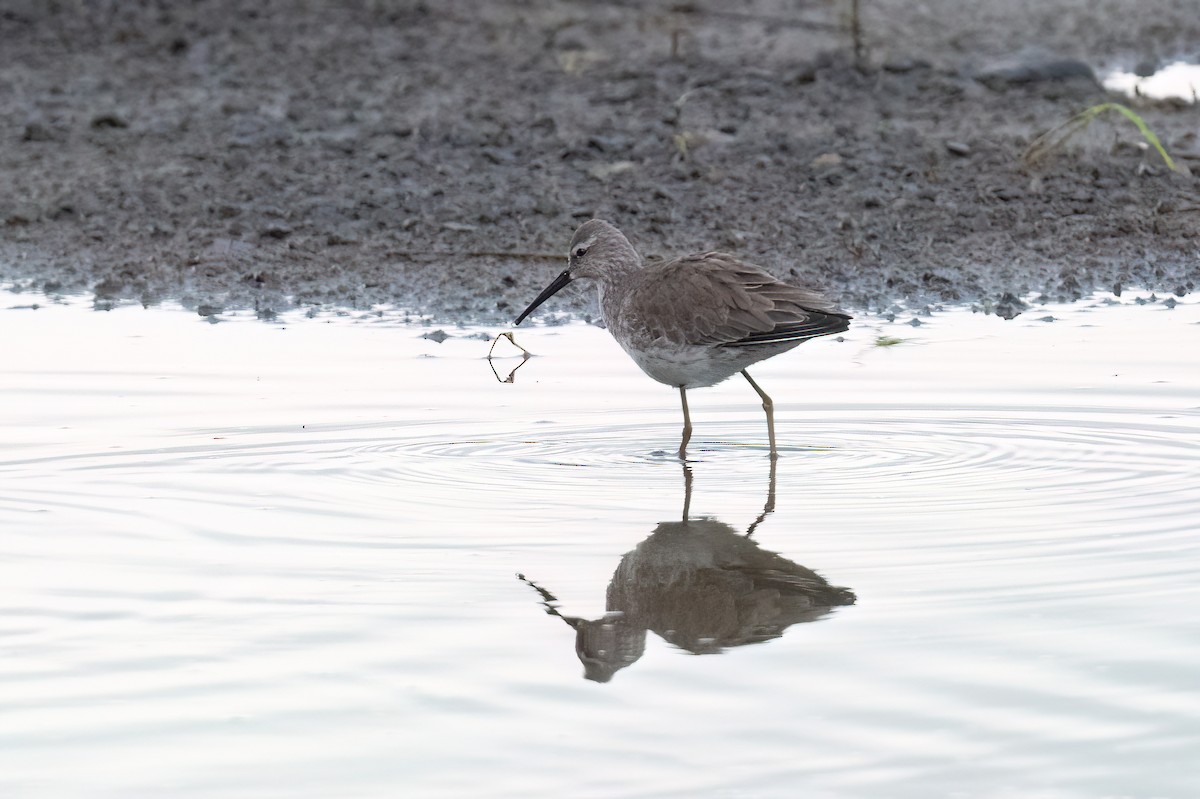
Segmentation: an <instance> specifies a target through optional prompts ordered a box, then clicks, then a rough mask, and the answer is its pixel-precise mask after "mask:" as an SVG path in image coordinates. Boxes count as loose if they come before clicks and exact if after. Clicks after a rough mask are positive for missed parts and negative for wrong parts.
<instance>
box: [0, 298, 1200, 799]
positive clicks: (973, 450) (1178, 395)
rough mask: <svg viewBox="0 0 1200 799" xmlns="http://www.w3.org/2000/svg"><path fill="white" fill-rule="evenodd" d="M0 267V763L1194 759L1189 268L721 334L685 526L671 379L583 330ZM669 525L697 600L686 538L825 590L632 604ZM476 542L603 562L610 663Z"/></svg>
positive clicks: (1198, 483)
mask: <svg viewBox="0 0 1200 799" xmlns="http://www.w3.org/2000/svg"><path fill="white" fill-rule="evenodd" d="M0 297H2V301H0V306H4V309H3V310H0V340H2V341H3V342H4V347H3V348H0V585H3V586H4V589H3V592H0V653H2V654H0V796H5V797H8V796H13V797H20V798H21V799H43V798H45V799H60V798H61V797H84V796H86V797H112V799H117V798H118V797H119V798H120V799H137V798H138V797H155V799H157V798H158V797H163V796H170V797H172V798H173V799H175V798H177V797H204V798H205V799H211V797H239V798H240V797H281V796H286V797H289V799H290V798H291V797H301V798H304V797H313V798H314V799H316V798H318V797H320V798H321V799H326V798H327V797H330V796H348V797H349V796H352V797H395V796H414V797H466V796H471V797H475V796H487V797H529V796H569V797H583V798H585V799H586V798H587V797H598V798H599V797H603V798H604V799H609V798H611V797H670V796H679V797H683V796H687V797H694V796H705V797H708V796H742V797H767V798H768V799H774V798H775V797H781V798H782V797H794V796H797V795H805V796H813V797H839V798H840V797H851V799H853V798H854V797H865V798H871V797H887V798H888V799H895V798H899V799H906V798H907V797H914V798H916V797H920V799H927V797H931V796H939V797H940V796H951V795H963V796H982V797H1010V796H1021V797H1026V796H1036V797H1042V798H1051V799H1076V798H1077V797H1078V798H1079V799H1083V798H1084V797H1088V798H1089V799H1090V798H1091V797H1097V796H1118V795H1120V796H1136V797H1149V796H1165V797H1190V796H1193V795H1196V794H1197V793H1198V791H1197V788H1198V786H1200V768H1198V767H1197V765H1196V757H1195V753H1196V751H1198V750H1200V690H1198V685H1200V683H1198V682H1197V677H1196V669H1195V664H1196V663H1197V662H1200V627H1198V625H1197V622H1196V618H1197V616H1196V610H1195V609H1196V607H1197V604H1198V603H1200V582H1198V581H1197V580H1196V575H1197V574H1200V533H1198V528H1200V458H1198V457H1197V455H1198V453H1200V368H1197V355H1196V353H1197V352H1200V305H1197V303H1196V300H1195V299H1194V298H1192V297H1187V298H1178V303H1177V304H1175V305H1174V307H1169V305H1170V303H1166V302H1164V301H1162V300H1161V299H1158V298H1156V299H1155V300H1154V301H1150V299H1149V298H1147V297H1145V296H1141V297H1138V296H1135V295H1132V294H1130V293H1128V292H1127V293H1126V294H1125V295H1124V296H1123V297H1121V298H1113V297H1104V296H1100V297H1096V298H1094V299H1091V300H1088V301H1084V302H1080V303H1077V304H1075V305H1071V306H1055V307H1036V306H1035V307H1034V308H1032V309H1031V310H1030V311H1028V312H1027V313H1025V314H1023V315H1022V316H1020V317H1018V318H1016V319H1014V320H1012V321H1009V322H1006V321H1004V320H1001V319H998V318H996V317H994V316H985V315H983V314H972V313H970V312H969V311H967V310H959V309H950V310H947V311H945V312H939V313H935V314H933V315H932V316H921V317H919V319H920V321H921V324H920V325H919V326H912V325H910V324H908V322H909V321H910V319H911V318H912V317H911V316H909V315H907V314H901V315H899V317H898V319H897V321H896V322H895V323H888V322H885V321H883V320H880V319H877V318H874V319H873V318H871V317H869V316H866V315H863V316H862V317H860V319H859V320H858V322H857V324H856V325H855V326H854V327H852V328H851V329H850V331H849V332H848V333H847V334H846V337H845V340H844V341H841V342H839V341H834V340H823V341H816V342H810V343H809V344H806V345H805V346H804V347H803V348H801V349H800V350H798V351H797V352H796V353H794V354H791V355H788V356H781V357H780V358H776V359H773V360H772V361H770V362H768V363H765V364H763V365H762V367H761V368H760V370H759V372H757V373H756V374H755V379H756V380H758V381H759V382H760V384H761V385H762V386H763V387H764V389H766V390H767V391H769V392H770V394H771V395H772V396H773V397H774V399H775V403H776V421H777V425H778V429H777V434H778V436H779V440H780V444H781V458H780V460H779V462H778V467H777V468H778V474H777V480H776V492H775V503H774V510H773V512H771V513H770V514H769V515H767V516H766V517H765V519H764V521H762V522H761V523H760V524H759V525H758V526H757V527H756V528H755V530H754V532H753V535H752V536H750V538H749V539H746V538H745V532H746V531H747V529H748V528H749V527H750V526H751V525H752V524H753V523H754V520H755V519H757V518H758V517H759V515H760V514H762V513H763V510H764V505H765V504H767V502H768V494H769V491H768V489H769V468H770V463H769V459H768V458H767V457H766V455H767V446H766V440H765V435H764V430H763V423H762V411H761V410H760V408H759V407H758V404H757V402H756V397H754V396H753V392H751V391H750V389H749V388H748V387H747V386H746V385H744V381H739V382H738V383H734V382H729V383H727V384H722V385H721V386H717V387H715V388H713V389H708V390H703V391H696V392H695V396H694V397H689V399H690V400H691V405H692V408H691V411H692V420H693V424H694V425H695V432H694V436H693V441H692V445H691V447H690V448H689V449H690V453H691V455H692V458H693V460H692V461H691V462H690V463H689V467H690V468H691V470H692V472H693V473H694V475H695V490H694V491H693V496H692V497H691V505H690V507H689V508H688V510H687V514H686V515H687V518H688V519H689V520H692V522H693V523H692V524H691V525H689V528H690V529H687V530H685V529H683V527H682V518H683V517H684V514H683V513H682V512H681V510H682V500H683V485H682V478H681V466H680V463H679V461H678V460H677V459H676V458H674V457H672V453H673V452H674V450H675V449H676V447H677V446H678V441H679V439H678V436H679V425H680V420H679V409H678V406H677V400H678V397H677V395H676V393H675V392H672V391H671V390H669V389H667V388H665V387H663V386H659V385H658V384H655V383H653V382H652V381H650V380H648V379H647V378H645V376H644V375H642V374H641V372H640V371H639V370H638V369H637V367H636V366H634V365H633V364H632V363H631V362H630V361H629V360H628V358H627V357H626V356H625V355H624V353H623V352H621V351H620V350H619V348H618V347H617V345H616V344H615V343H614V342H613V341H612V340H611V337H609V336H608V334H607V333H606V332H605V331H603V330H598V329H596V328H592V327H587V326H583V325H566V326H561V327H544V326H540V325H539V326H537V327H535V328H533V329H531V330H529V331H525V330H524V329H522V331H521V333H520V335H519V336H518V341H519V342H520V343H521V344H522V345H523V346H525V347H527V348H529V349H530V350H531V351H532V352H534V353H535V357H533V358H530V359H529V360H528V361H526V362H525V363H524V365H523V366H521V369H520V371H519V372H518V373H517V375H516V377H515V378H514V382H513V383H503V382H500V381H498V380H497V378H496V376H494V375H493V374H492V370H491V368H490V367H489V365H488V362H487V360H486V358H485V356H486V353H487V348H488V344H489V339H490V338H491V337H492V336H494V335H495V333H496V332H498V331H496V330H494V329H492V330H476V329H462V330H456V329H449V330H447V332H448V333H449V334H450V337H449V338H446V339H445V340H443V341H441V342H440V343H439V341H438V340H436V338H441V337H440V336H439V337H436V338H422V337H421V336H422V334H423V333H425V332H429V331H428V330H427V329H421V328H418V327H413V326H406V325H404V324H400V323H398V321H397V319H396V318H395V317H394V316H393V315H391V314H389V313H387V312H386V311H385V312H384V313H382V314H381V315H373V314H361V315H349V316H345V317H341V316H334V315H329V316H326V317H321V316H318V318H315V319H306V318H302V317H299V318H284V319H281V320H279V321H277V322H274V323H269V324H268V323H263V322H259V321H257V320H254V319H253V318H234V319H232V320H229V321H224V322H221V323H219V324H209V323H208V322H207V321H205V320H203V319H200V318H199V317H196V316H195V315H191V314H186V313H183V312H181V311H179V310H169V309H151V310H143V309H141V308H137V307H130V308H124V307H122V308H117V309H115V310H113V311H111V312H107V313H96V312H92V311H90V310H87V309H86V308H81V307H77V306H75V305H72V304H70V303H66V304H56V303H47V301H46V300H45V298H40V297H39V298H31V297H25V296H19V295H0ZM1139 300H1140V301H1141V302H1140V303H1139ZM34 302H37V303H38V304H39V305H40V306H41V307H39V308H38V309H36V310H34V309H32V308H31V307H29V306H31V305H32V304H33V303H34ZM1172 302H1174V301H1172ZM13 306H25V307H24V308H14V307H13ZM479 334H482V338H478V337H476V336H477V335H479ZM880 337H884V338H883V339H882V340H881V338H880ZM895 339H900V341H899V343H895V341H894V340H895ZM881 344H887V345H888V346H881ZM520 361H521V359H520V357H512V358H507V359H504V360H503V362H500V361H498V362H497V364H496V365H497V371H498V372H499V373H500V374H499V377H500V378H501V379H503V378H504V377H505V376H506V375H505V367H511V366H516V365H517V364H518V363H519V362H520ZM700 519H711V520H713V522H712V524H711V525H709V526H705V527H700V526H699V525H696V524H695V522H696V521H698V520H700ZM663 520H670V521H668V522H665V523H664V522H663ZM675 520H680V521H678V522H677V521H675ZM716 520H720V521H719V522H718V521H716ZM660 524H662V525H663V526H661V527H660ZM697 528H699V529H697ZM730 528H731V529H730ZM677 539H684V541H685V542H686V543H684V544H683V545H682V546H680V545H679V544H677V543H676V541H677ZM735 541H736V543H734V542H735ZM676 553H682V555H680V557H681V558H682V559H683V561H684V562H683V564H682V567H681V569H680V571H681V572H687V573H691V574H693V575H698V577H697V583H696V588H697V590H701V589H702V590H704V591H705V592H712V593H711V597H710V598H711V599H712V600H713V606H714V607H719V608H726V609H728V607H729V602H730V600H729V599H728V597H729V596H731V595H733V594H737V591H739V590H741V588H739V587H738V586H739V585H740V586H741V587H745V586H746V585H747V584H748V583H740V584H739V583H737V581H736V580H732V579H730V577H729V575H727V574H725V573H724V572H723V570H722V569H720V568H718V570H717V571H716V572H713V571H712V570H706V569H701V568H699V564H698V563H697V562H696V561H697V560H698V559H700V558H702V557H712V558H713V561H714V565H715V566H720V565H721V563H722V562H728V560H729V559H730V558H733V559H737V558H742V559H744V560H746V561H748V562H754V563H772V564H774V565H775V567H778V569H777V570H778V571H780V572H788V573H792V572H791V571H789V570H795V571H794V573H796V574H801V575H806V576H807V575H809V574H810V572H807V571H805V570H801V568H802V567H799V566H793V565H785V564H784V561H786V562H787V563H788V564H803V567H806V568H807V569H812V570H813V573H817V574H819V575H820V578H817V579H822V578H823V579H826V580H827V581H828V583H829V584H830V585H831V586H845V587H847V588H848V589H850V590H852V591H853V593H854V594H855V595H856V597H857V601H856V602H855V604H854V605H852V606H845V605H842V606H840V607H838V608H837V609H836V610H834V611H833V612H832V613H828V614H825V613H824V612H823V608H824V607H825V606H833V604H834V603H833V601H832V598H826V599H824V600H819V599H814V600H812V604H811V607H810V608H809V611H811V614H812V615H814V616H819V618H815V620H811V621H805V623H802V624H795V623H792V624H791V626H786V625H787V624H788V623H789V622H790V620H791V619H793V618H801V619H807V618H808V616H806V615H805V611H804V609H803V608H801V607H799V606H797V607H795V608H787V607H785V606H784V605H785V604H786V603H784V601H783V599H782V596H783V592H780V597H781V599H780V600H779V604H776V603H775V600H774V599H771V597H773V596H774V595H773V594H771V593H770V592H771V591H773V590H777V589H774V588H768V589H767V592H768V594H767V595H763V594H761V593H760V594H757V595H756V594H754V593H753V592H751V593H750V594H749V596H750V597H752V598H753V599H751V600H749V601H745V600H734V605H735V606H736V609H737V613H734V612H733V611H732V610H728V611H727V612H728V615H727V617H726V618H728V620H729V623H728V624H726V625H723V626H713V625H711V624H710V623H709V622H707V621H704V620H702V619H692V618H690V617H686V616H684V615H673V614H675V613H676V611H674V610H672V611H670V612H664V613H659V612H658V611H656V610H655V609H654V606H655V605H656V604H659V605H661V604H666V605H667V606H670V605H671V604H672V603H678V604H682V605H686V606H688V607H695V606H698V605H701V604H703V603H702V601H700V600H696V599H692V598H691V597H692V595H691V594H689V593H688V592H687V591H686V590H683V589H680V588H678V585H679V584H678V583H676V582H675V581H673V579H671V575H670V574H669V573H668V572H669V570H668V569H666V567H664V565H663V564H664V559H668V560H669V558H670V557H672V556H675V555H676ZM705 553H710V554H705ZM711 553H715V554H711ZM769 553H779V554H778V555H777V556H776V555H772V554H769ZM643 556H644V558H643ZM776 557H778V558H779V559H780V560H774V558H776ZM760 559H762V560H760ZM634 567H637V569H636V572H635V568H634ZM642 567H645V570H644V574H643V575H642V576H644V577H645V580H642V579H641V577H639V576H637V573H640V572H641V571H642ZM772 568H774V567H772ZM516 574H523V575H525V576H526V577H528V578H529V579H530V580H533V581H534V582H536V583H537V584H538V585H540V586H542V587H544V588H545V589H546V590H548V591H551V592H552V593H553V596H554V597H555V599H556V600H557V601H556V603H555V610H556V612H558V613H560V614H561V615H562V616H564V617H567V618H575V619H588V620H594V619H597V618H600V617H601V616H602V615H603V613H604V611H605V610H607V609H608V608H609V607H610V602H609V601H608V600H609V587H610V585H612V586H617V588H614V589H613V602H612V603H611V607H613V608H616V607H618V606H619V605H624V606H625V607H626V608H629V607H634V608H635V609H634V610H633V611H631V612H629V615H630V616H631V617H634V618H636V619H637V625H638V626H639V627H644V628H645V629H646V630H647V631H648V632H647V633H646V634H645V635H644V638H643V639H642V641H643V644H644V645H643V646H642V648H641V651H640V657H638V659H637V661H636V663H634V664H633V665H632V666H629V667H626V668H623V669H622V670H621V671H620V673H619V674H617V675H616V676H615V677H614V678H613V679H612V680H611V681H610V682H609V683H607V684H603V685H600V684H596V683H595V682H593V681H590V680H585V679H581V678H580V671H581V669H580V661H579V659H578V657H577V655H576V654H575V652H574V651H573V646H572V640H573V638H574V634H573V631H572V630H570V629H569V628H567V627H566V626H565V625H564V624H563V623H562V622H560V621H558V620H557V619H554V618H550V617H547V616H546V615H545V614H544V613H543V612H542V609H541V608H539V606H538V601H539V597H538V595H537V594H535V593H534V592H533V591H532V590H531V589H530V588H529V586H528V585H526V584H525V583H523V582H521V581H519V580H518V579H516V578H515V575H516ZM756 580H757V577H755V578H752V579H750V581H749V584H755V585H757V583H756ZM809 580H810V585H819V584H816V583H812V582H811V580H812V578H811V577H810V578H809ZM644 584H649V585H651V586H659V588H652V590H651V594H650V600H646V599H645V598H644V595H643V594H641V593H640V590H641V586H642V585H644ZM727 589H730V590H727ZM754 590H760V589H754ZM654 591H657V593H656V594H655V593H653V592H654ZM722 592H724V593H722ZM737 595H738V596H746V595H745V594H737ZM707 596H709V594H707V593H706V597H707ZM763 596H767V598H769V599H771V601H769V602H762V603H761V604H760V601H761V598H762V597H763ZM739 601H743V602H744V604H743V605H738V604H737V603H738V602H739ZM789 601H790V600H789ZM639 603H640V604H639ZM743 611H745V613H746V614H747V618H749V617H753V618H755V619H760V620H762V624H761V625H760V627H758V628H755V627H754V625H753V624H750V625H744V618H743V616H741V615H738V614H740V613H742V612H743ZM793 611H794V612H793ZM723 612H726V611H723ZM680 613H682V611H680ZM756 614H759V615H756ZM755 629H758V630H759V631H760V633H761V635H762V636H764V637H768V638H770V640H766V641H764V642H761V643H757V644H755V645H753V646H742V645H730V644H735V643H737V642H739V641H741V640H744V639H746V637H747V636H749V637H753V636H754V635H755V633H754V632H753V630H755ZM672 631H675V632H674V633H673V632H672ZM746 631H751V632H746ZM780 631H782V635H778V636H777V637H771V636H775V634H776V633H777V632H780ZM706 638H711V639H712V640H711V641H708V642H705V641H702V639H706ZM672 641H674V642H675V643H672ZM676 644H678V645H676ZM705 646H712V647H714V648H715V647H718V646H719V647H720V648H722V649H723V651H722V652H721V653H720V654H712V655H705V656H703V657H696V656H693V655H692V654H691V652H690V651H689V648H690V649H699V650H703V648H704V647H705ZM614 650H615V648H614ZM704 651H706V650H704Z"/></svg>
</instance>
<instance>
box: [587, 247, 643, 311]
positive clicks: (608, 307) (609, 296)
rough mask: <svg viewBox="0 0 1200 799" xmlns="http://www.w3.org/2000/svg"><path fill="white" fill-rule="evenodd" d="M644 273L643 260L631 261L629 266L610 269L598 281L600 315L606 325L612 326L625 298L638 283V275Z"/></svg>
mask: <svg viewBox="0 0 1200 799" xmlns="http://www.w3.org/2000/svg"><path fill="white" fill-rule="evenodd" d="M640 271H642V262H641V258H636V260H630V261H629V262H628V263H627V265H622V266H620V267H613V268H610V269H609V271H608V272H607V273H606V274H605V276H604V278H603V279H602V280H598V281H596V290H597V292H598V294H599V296H600V313H601V314H603V316H604V323H605V324H606V325H608V324H611V323H612V322H613V321H614V320H615V319H616V318H617V314H618V313H619V312H620V308H621V305H622V303H623V302H624V300H625V296H626V295H627V294H628V293H629V290H630V288H632V286H633V284H634V283H635V282H636V276H637V273H638V272H640Z"/></svg>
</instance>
